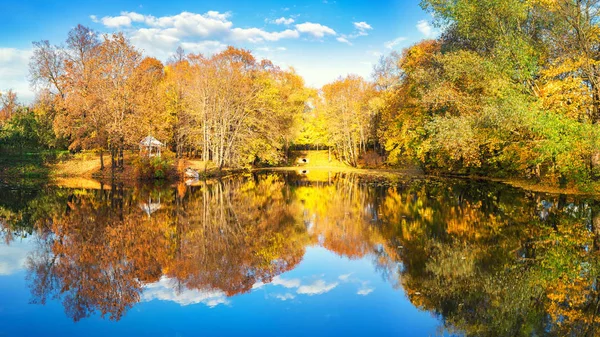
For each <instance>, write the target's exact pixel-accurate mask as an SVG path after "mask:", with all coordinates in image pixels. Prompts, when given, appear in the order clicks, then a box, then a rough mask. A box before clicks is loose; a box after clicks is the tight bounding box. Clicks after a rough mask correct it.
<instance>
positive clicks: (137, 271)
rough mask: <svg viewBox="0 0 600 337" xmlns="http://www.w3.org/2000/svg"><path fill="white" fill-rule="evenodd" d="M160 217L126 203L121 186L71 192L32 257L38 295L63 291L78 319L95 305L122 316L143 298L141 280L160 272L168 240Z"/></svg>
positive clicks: (33, 286)
mask: <svg viewBox="0 0 600 337" xmlns="http://www.w3.org/2000/svg"><path fill="white" fill-rule="evenodd" d="M160 220H162V219H148V218H147V217H144V214H143V213H142V212H140V211H139V210H138V209H136V208H134V207H133V205H131V204H126V202H125V201H124V199H123V193H122V189H119V188H118V187H113V189H111V190H110V192H108V191H107V192H104V191H103V192H100V193H94V194H88V193H82V194H77V195H75V194H74V195H72V196H71V197H70V198H69V202H68V207H67V210H66V212H65V214H63V215H61V216H58V217H55V218H53V219H52V221H51V225H50V227H49V230H50V233H51V234H49V235H47V236H46V237H45V239H44V240H43V241H42V246H41V248H40V249H39V250H38V251H37V252H36V253H35V254H34V255H32V256H31V257H30V259H29V263H28V264H29V271H30V285H31V289H32V293H33V295H34V300H35V301H36V302H40V303H44V302H45V301H46V299H47V298H48V297H49V296H53V295H55V296H58V297H60V298H62V301H63V304H64V306H65V311H66V312H67V314H68V315H69V316H70V317H72V318H73V319H74V320H79V319H81V318H84V317H87V316H88V315H89V314H90V313H92V312H94V311H96V310H98V311H100V312H101V313H102V314H103V315H105V314H108V315H109V316H110V318H111V319H119V318H120V317H121V316H122V315H123V314H124V312H125V311H126V310H127V309H128V308H130V307H131V306H132V305H133V304H135V303H137V301H138V300H139V297H140V292H141V291H142V286H141V284H140V282H139V281H154V280H158V278H159V277H160V275H161V266H162V265H163V264H164V259H165V257H166V254H165V253H166V252H167V249H168V242H167V240H166V237H165V233H166V232H167V228H166V227H165V226H166V225H167V223H166V222H165V221H160Z"/></svg>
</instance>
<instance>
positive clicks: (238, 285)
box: [168, 175, 306, 296]
mask: <svg viewBox="0 0 600 337" xmlns="http://www.w3.org/2000/svg"><path fill="white" fill-rule="evenodd" d="M287 189H288V188H287V187H286V186H285V183H284V182H283V180H281V179H280V178H278V177H277V176H273V175H269V176H266V177H263V178H261V179H257V180H255V179H248V180H245V179H228V180H225V181H218V182H214V183H212V184H204V185H202V186H201V188H200V189H199V191H195V192H196V193H192V194H190V195H188V198H187V200H186V202H185V203H184V206H183V207H182V209H181V210H178V216H179V218H180V219H181V220H180V222H179V225H180V229H179V237H178V239H177V254H176V256H175V258H174V260H173V261H172V265H171V267H170V268H169V272H168V275H169V276H171V277H175V278H177V279H178V280H180V282H182V284H184V285H185V286H186V287H188V288H197V289H205V288H211V289H213V288H217V289H220V290H223V291H224V292H225V293H226V294H227V295H229V296H231V295H234V294H237V293H240V292H246V291H248V290H250V289H251V288H252V285H253V284H254V283H256V282H258V281H262V282H267V281H270V280H271V278H272V277H273V276H275V275H278V274H280V273H282V272H284V271H287V270H290V269H291V268H293V267H294V266H295V265H296V264H297V263H298V262H300V260H301V259H302V256H303V255H304V246H305V242H306V239H305V235H304V234H305V232H304V228H303V227H302V226H301V223H300V222H299V221H298V218H297V215H296V214H297V210H296V208H295V205H293V204H291V203H290V202H289V199H288V198H287V196H286V194H287V193H288V192H287Z"/></svg>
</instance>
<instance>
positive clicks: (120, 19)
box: [100, 15, 131, 28]
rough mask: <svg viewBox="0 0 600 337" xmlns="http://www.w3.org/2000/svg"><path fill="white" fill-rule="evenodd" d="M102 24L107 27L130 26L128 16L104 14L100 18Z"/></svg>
mask: <svg viewBox="0 0 600 337" xmlns="http://www.w3.org/2000/svg"><path fill="white" fill-rule="evenodd" d="M100 21H101V22H102V24H103V25H105V26H106V27H109V28H119V27H128V26H131V18H130V17H128V16H124V15H120V16H105V17H103V18H102V19H100Z"/></svg>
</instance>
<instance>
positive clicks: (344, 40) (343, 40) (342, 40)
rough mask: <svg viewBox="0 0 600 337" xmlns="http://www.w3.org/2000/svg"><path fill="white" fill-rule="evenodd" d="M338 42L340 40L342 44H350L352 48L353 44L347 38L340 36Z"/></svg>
mask: <svg viewBox="0 0 600 337" xmlns="http://www.w3.org/2000/svg"><path fill="white" fill-rule="evenodd" d="M336 40H338V41H339V42H341V43H346V44H348V45H349V46H351V45H352V42H350V41H348V40H347V39H346V38H345V37H341V36H340V37H338V38H337V39H336Z"/></svg>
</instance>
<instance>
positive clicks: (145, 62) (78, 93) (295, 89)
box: [30, 25, 309, 168]
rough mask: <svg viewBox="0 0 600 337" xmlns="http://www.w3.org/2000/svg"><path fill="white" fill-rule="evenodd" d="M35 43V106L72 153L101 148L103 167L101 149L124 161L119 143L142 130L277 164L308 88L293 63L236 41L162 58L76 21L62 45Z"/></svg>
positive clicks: (179, 150) (197, 151)
mask: <svg viewBox="0 0 600 337" xmlns="http://www.w3.org/2000/svg"><path fill="white" fill-rule="evenodd" d="M34 47H35V49H34V54H33V57H32V59H31V63H30V72H31V79H32V83H33V84H34V85H35V86H36V88H37V89H38V98H37V100H36V102H35V103H34V104H33V106H34V109H35V107H37V106H39V105H46V106H48V107H47V109H46V116H49V118H50V119H51V120H52V123H51V124H52V128H51V129H52V130H53V132H54V134H55V136H56V137H57V138H60V139H65V140H66V141H67V143H68V148H69V149H70V150H72V151H79V150H94V151H98V152H99V153H100V157H101V159H102V160H101V163H102V168H104V153H105V152H109V153H110V158H111V163H112V166H113V167H115V166H116V167H121V168H122V167H123V150H124V149H137V148H138V144H139V142H140V141H141V140H142V138H144V137H145V136H147V135H152V136H154V137H155V138H157V139H159V140H161V141H162V142H163V143H165V144H167V145H168V146H169V147H170V148H171V149H172V150H173V152H175V154H176V155H177V156H179V157H181V156H184V155H190V156H198V157H201V158H202V159H204V160H210V161H213V162H214V163H215V164H216V165H217V166H218V167H219V168H222V167H224V166H242V165H246V164H256V163H266V164H276V163H279V162H280V161H281V160H282V159H283V156H284V155H285V151H284V150H285V149H286V147H287V146H288V145H289V143H290V142H291V139H290V137H291V135H292V134H293V132H292V130H291V129H292V128H293V126H294V121H295V120H296V119H297V116H299V114H301V113H302V112H303V111H304V109H305V102H306V100H307V95H308V94H309V91H308V90H307V89H305V87H304V82H303V80H302V78H301V77H300V76H298V75H297V74H295V73H294V71H293V70H289V71H287V70H282V69H280V68H279V67H276V66H274V65H273V63H271V62H270V61H268V60H262V61H258V60H256V59H255V58H254V57H253V55H252V54H251V53H250V52H249V51H247V50H243V49H236V48H233V47H229V48H227V49H226V50H224V51H223V52H221V53H218V54H215V55H213V56H212V57H205V56H203V55H200V54H187V55H186V54H185V52H184V51H183V50H181V49H178V50H177V52H176V53H175V55H174V56H173V57H172V58H171V59H170V60H169V61H168V62H167V64H166V65H163V64H162V63H161V62H160V61H159V60H157V59H154V58H151V57H144V56H143V55H142V54H141V52H140V51H139V50H137V49H136V48H134V47H133V46H132V45H131V43H130V42H129V41H128V40H127V39H126V38H125V37H124V35H123V34H122V33H115V34H106V35H103V36H99V35H98V34H97V33H96V32H94V31H92V30H90V29H89V28H87V27H84V26H81V25H79V26H77V27H76V28H74V29H73V30H71V31H70V32H69V35H68V38H67V41H66V43H65V47H58V46H54V45H52V44H50V43H49V42H48V41H41V42H36V43H34Z"/></svg>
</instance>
